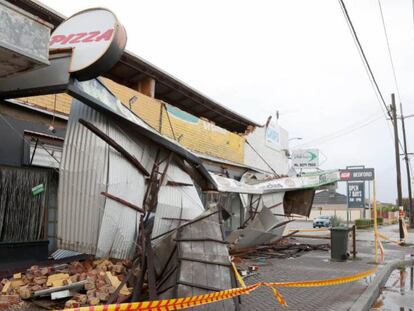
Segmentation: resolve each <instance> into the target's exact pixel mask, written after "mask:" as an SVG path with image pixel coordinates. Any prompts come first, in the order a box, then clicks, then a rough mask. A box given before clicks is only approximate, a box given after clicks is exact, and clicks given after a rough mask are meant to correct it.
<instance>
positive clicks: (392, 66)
mask: <svg viewBox="0 0 414 311" xmlns="http://www.w3.org/2000/svg"><path fill="white" fill-rule="evenodd" d="M378 7H379V11H380V15H381V22H382V28H383V29H384V36H385V41H386V43H387V49H388V56H389V58H390V63H391V69H392V74H393V77H394V83H395V89H396V90H397V95H398V98H399V100H400V102H401V101H402V99H401V93H400V88H399V85H398V80H397V75H396V72H395V66H394V60H393V57H392V53H391V47H390V40H389V37H388V33H387V27H386V25H385V19H384V12H383V10H382V5H381V0H378Z"/></svg>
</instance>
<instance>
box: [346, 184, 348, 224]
mask: <svg viewBox="0 0 414 311" xmlns="http://www.w3.org/2000/svg"><path fill="white" fill-rule="evenodd" d="M346 189H347V193H348V195H347V196H348V199H347V203H346V226H347V227H349V190H348V189H349V185H348V182H346Z"/></svg>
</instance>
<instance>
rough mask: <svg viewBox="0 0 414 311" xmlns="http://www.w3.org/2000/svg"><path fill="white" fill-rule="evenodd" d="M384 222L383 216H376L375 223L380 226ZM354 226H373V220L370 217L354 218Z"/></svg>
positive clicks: (363, 227) (362, 227)
mask: <svg viewBox="0 0 414 311" xmlns="http://www.w3.org/2000/svg"><path fill="white" fill-rule="evenodd" d="M382 224H384V218H382V217H378V218H377V225H378V226H380V225H382ZM355 226H356V227H357V229H366V228H370V227H373V226H374V221H373V220H372V219H356V220H355Z"/></svg>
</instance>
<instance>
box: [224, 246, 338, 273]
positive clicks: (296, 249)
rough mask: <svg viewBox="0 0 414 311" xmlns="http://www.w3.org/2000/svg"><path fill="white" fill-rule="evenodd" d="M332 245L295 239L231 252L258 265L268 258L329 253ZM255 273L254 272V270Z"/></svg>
mask: <svg viewBox="0 0 414 311" xmlns="http://www.w3.org/2000/svg"><path fill="white" fill-rule="evenodd" d="M329 249H330V245H329V244H328V243H323V244H307V243H298V242H296V240H294V239H282V240H280V241H278V242H276V243H272V244H265V245H259V246H256V247H250V248H244V249H237V250H234V251H230V253H231V255H232V256H235V257H236V258H237V257H240V258H243V259H252V260H255V261H256V266H257V265H264V264H266V263H265V261H266V259H268V258H289V257H299V256H301V255H303V253H305V252H309V251H313V250H319V251H328V250H329ZM252 271H254V270H252Z"/></svg>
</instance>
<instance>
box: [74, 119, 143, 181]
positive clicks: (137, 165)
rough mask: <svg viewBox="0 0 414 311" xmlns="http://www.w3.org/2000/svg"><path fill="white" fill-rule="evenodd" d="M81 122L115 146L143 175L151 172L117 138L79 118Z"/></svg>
mask: <svg viewBox="0 0 414 311" xmlns="http://www.w3.org/2000/svg"><path fill="white" fill-rule="evenodd" d="M79 123H80V124H82V125H83V126H84V127H86V128H87V129H88V130H90V131H91V132H92V133H94V134H95V135H96V136H98V137H99V138H101V139H102V140H103V141H105V142H106V143H107V144H108V145H110V146H111V147H112V148H114V149H115V150H116V151H118V152H119V153H120V154H122V155H123V156H124V158H125V159H126V160H127V161H128V162H129V163H131V164H132V165H133V166H134V167H136V168H137V169H138V170H139V171H140V172H141V173H142V174H143V175H145V176H149V175H150V174H149V173H148V171H147V170H146V169H145V167H144V166H143V165H142V164H141V163H140V162H139V161H138V160H137V158H135V157H134V156H133V155H132V154H130V153H129V152H128V151H126V150H125V149H124V147H122V146H121V145H119V144H118V143H117V142H116V141H115V140H113V139H112V138H111V137H109V136H108V135H106V134H105V133H104V132H102V131H101V130H100V129H98V128H97V127H96V126H95V125H93V124H92V123H90V122H88V121H86V120H84V119H79Z"/></svg>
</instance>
